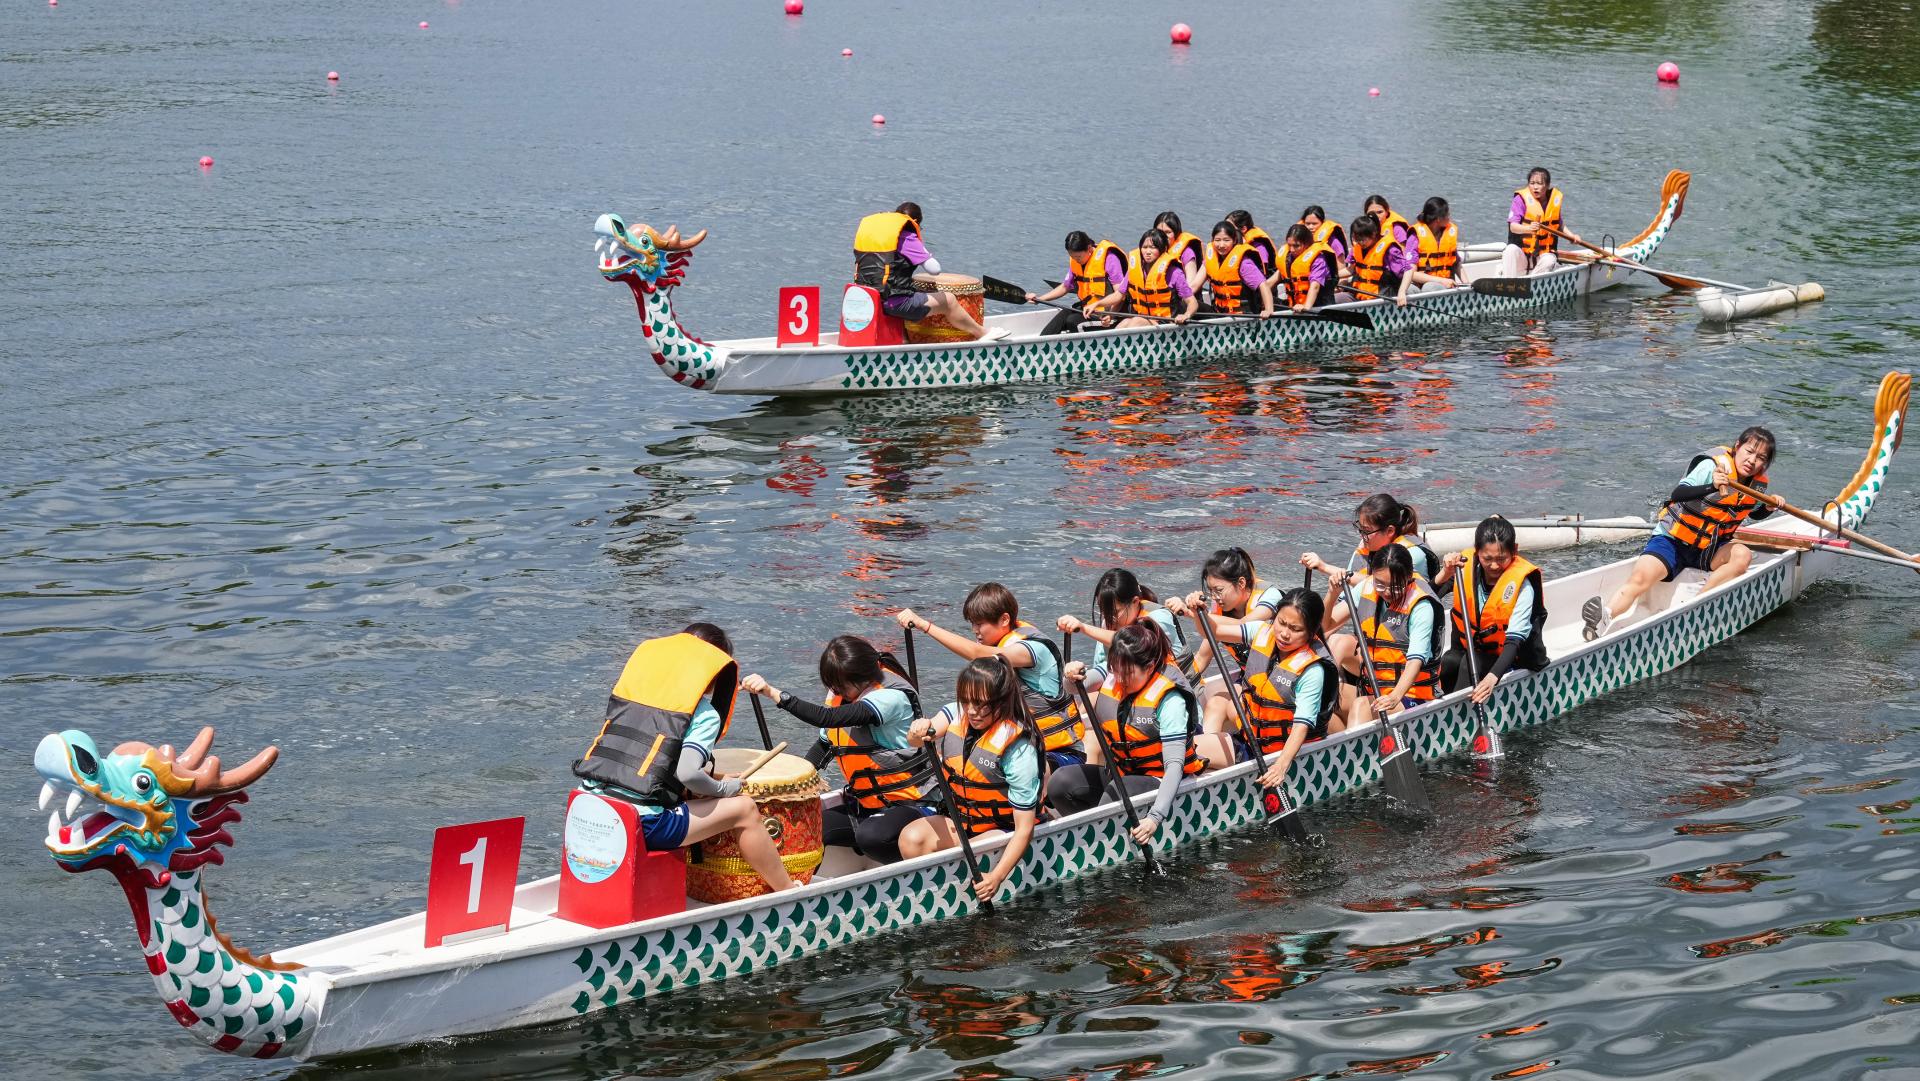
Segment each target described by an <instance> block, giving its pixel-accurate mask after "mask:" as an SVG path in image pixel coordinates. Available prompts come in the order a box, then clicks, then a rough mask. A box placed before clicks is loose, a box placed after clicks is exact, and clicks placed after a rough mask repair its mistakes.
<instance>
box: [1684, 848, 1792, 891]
mask: <svg viewBox="0 0 1920 1081" xmlns="http://www.w3.org/2000/svg"><path fill="white" fill-rule="evenodd" d="M1786 858H1787V854H1786V853H1785V852H1769V853H1767V854H1766V855H1764V856H1756V857H1754V858H1753V859H1750V860H1739V861H1735V862H1731V863H1714V864H1709V865H1707V866H1705V867H1702V868H1700V869H1699V870H1695V871H1677V872H1675V873H1673V874H1671V875H1668V876H1667V881H1666V883H1665V885H1666V886H1667V888H1669V889H1675V890H1680V891H1682V892H1684V893H1747V892H1749V891H1751V890H1752V889H1753V888H1754V887H1755V886H1758V885H1759V884H1761V883H1762V882H1782V881H1785V880H1786V879H1789V878H1792V877H1793V876H1792V875H1769V874H1762V873H1761V872H1759V871H1748V870H1744V869H1743V868H1745V867H1747V866H1748V865H1750V864H1755V863H1761V862H1764V861H1767V860H1780V859H1786Z"/></svg>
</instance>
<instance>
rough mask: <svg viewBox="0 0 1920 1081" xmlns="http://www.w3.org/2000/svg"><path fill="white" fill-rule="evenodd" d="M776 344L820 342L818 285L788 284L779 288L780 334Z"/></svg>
mask: <svg viewBox="0 0 1920 1081" xmlns="http://www.w3.org/2000/svg"><path fill="white" fill-rule="evenodd" d="M775 344H776V345H819V344H820V287H819V286H817V285H788V286H784V287H782V288H781V290H780V336H779V338H778V339H777V341H776V342H775Z"/></svg>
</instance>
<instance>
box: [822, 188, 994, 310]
mask: <svg viewBox="0 0 1920 1081" xmlns="http://www.w3.org/2000/svg"><path fill="white" fill-rule="evenodd" d="M938 273H940V260H938V259H935V258H934V257H933V253H932V252H929V251H928V250H927V245H926V242H925V241H924V240H922V239H921V236H920V204H919V203H901V204H900V205H899V206H898V207H895V208H894V209H893V210H892V211H890V212H887V213H882V214H869V215H867V216H866V217H864V218H861V219H860V225H859V227H858V228H856V229H855V230H854V233H853V280H854V282H855V283H857V284H859V285H864V286H867V287H868V288H870V289H874V290H877V291H878V292H879V293H880V310H882V311H884V312H886V313H887V314H888V315H891V316H893V317H894V318H896V319H901V320H905V321H906V322H909V323H919V322H923V321H925V320H926V319H928V318H931V317H933V316H936V315H937V316H941V317H942V318H944V319H946V321H947V323H948V324H949V325H951V326H952V327H953V328H954V329H956V330H959V331H961V332H963V333H965V334H967V335H968V336H969V337H972V338H974V339H976V340H986V341H992V340H994V339H998V338H1004V337H1006V336H1007V333H1008V331H1007V328H1006V327H994V328H993V329H991V330H989V329H987V328H986V327H984V326H982V325H981V324H980V321H979V320H977V319H975V318H974V317H973V315H972V313H970V312H968V311H967V310H966V308H965V307H964V306H962V305H961V303H960V301H959V300H958V299H957V298H955V297H953V296H951V295H949V294H947V293H940V292H932V293H922V292H919V291H917V290H915V289H914V287H913V278H914V275H916V274H938Z"/></svg>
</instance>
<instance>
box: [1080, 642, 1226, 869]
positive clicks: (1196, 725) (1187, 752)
mask: <svg viewBox="0 0 1920 1081" xmlns="http://www.w3.org/2000/svg"><path fill="white" fill-rule="evenodd" d="M1172 648H1173V647H1172V643H1170V642H1168V641H1167V633H1166V632H1165V631H1163V630H1161V629H1160V624H1158V623H1156V622H1154V621H1153V620H1151V619H1143V620H1140V621H1138V622H1135V623H1130V624H1128V625H1127V626H1125V627H1123V628H1121V629H1120V631H1119V633H1117V634H1115V635H1114V636H1113V645H1112V647H1111V648H1110V649H1108V651H1107V662H1108V664H1109V665H1111V666H1112V672H1111V674H1109V675H1108V676H1107V678H1106V680H1105V682H1103V683H1102V684H1101V685H1100V688H1099V691H1098V693H1096V694H1095V695H1094V697H1093V712H1094V723H1096V724H1099V725H1100V726H1101V727H1102V729H1103V731H1104V732H1105V733H1106V735H1107V736H1108V742H1109V743H1110V744H1111V745H1112V747H1113V751H1114V754H1115V755H1116V756H1118V759H1119V761H1117V762H1115V763H1114V765H1115V766H1116V767H1117V768H1118V771H1119V773H1120V776H1121V780H1122V783H1123V784H1124V785H1125V787H1126V790H1127V794H1128V796H1129V797H1132V796H1135V795H1138V794H1140V793H1142V792H1154V793H1156V795H1155V797H1154V801H1153V809H1152V810H1151V811H1148V812H1147V813H1146V814H1145V815H1143V816H1142V817H1141V819H1140V825H1139V827H1138V828H1137V829H1135V830H1134V831H1133V839H1134V840H1136V841H1138V842H1140V843H1141V844H1146V843H1147V842H1149V841H1151V840H1152V839H1153V835H1154V834H1155V833H1157V832H1159V829H1160V825H1161V823H1162V822H1164V821H1166V818H1167V815H1168V814H1170V813H1171V812H1172V811H1173V799H1174V796H1175V794H1176V793H1177V792H1178V791H1179V787H1180V778H1182V777H1184V776H1188V775H1190V774H1195V773H1199V772H1201V771H1202V770H1205V769H1206V768H1207V764H1206V763H1205V762H1203V761H1201V759H1200V758H1199V756H1198V755H1197V754H1196V753H1195V748H1194V737H1195V736H1197V735H1199V734H1200V721H1199V717H1198V714H1197V710H1196V708H1195V703H1194V699H1193V690H1192V688H1191V686H1190V685H1189V684H1188V683H1187V677H1186V674H1185V673H1184V672H1182V671H1180V669H1178V668H1176V667H1174V664H1173V661H1172V660H1171V658H1170V656H1169V654H1170V652H1171V650H1172ZM1089 743H1090V744H1093V740H1092V737H1091V735H1089ZM1089 752H1090V753H1089V761H1088V762H1087V763H1085V764H1082V765H1077V766H1069V767H1067V768H1066V769H1061V770H1055V771H1054V773H1053V777H1052V778H1051V779H1050V780H1048V782H1047V802H1048V803H1050V804H1052V805H1053V807H1054V809H1055V810H1057V811H1059V812H1060V813H1061V814H1063V815H1071V814H1076V813H1078V812H1080V811H1084V810H1087V809H1088V808H1090V807H1094V806H1096V805H1098V804H1100V803H1103V802H1105V801H1106V800H1108V799H1111V798H1112V789H1111V786H1109V785H1108V784H1107V775H1106V771H1105V770H1103V769H1102V768H1101V767H1100V765H1099V764H1098V763H1097V762H1095V761H1094V759H1095V758H1096V757H1097V756H1098V746H1097V744H1093V745H1091V746H1090V747H1089Z"/></svg>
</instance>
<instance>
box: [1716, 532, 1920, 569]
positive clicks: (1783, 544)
mask: <svg viewBox="0 0 1920 1081" xmlns="http://www.w3.org/2000/svg"><path fill="white" fill-rule="evenodd" d="M1733 539H1734V540H1737V541H1739V542H1740V543H1742V544H1746V545H1751V546H1753V547H1756V548H1776V549H1779V550H1780V551H1783V552H1807V551H1812V550H1813V549H1816V548H1817V549H1819V550H1820V551H1823V552H1832V553H1833V554H1835V555H1843V556H1852V557H1853V558H1854V559H1866V560H1871V561H1872V562H1875V563H1885V564H1886V565H1888V566H1890V567H1909V568H1912V569H1914V570H1920V566H1915V565H1914V564H1911V563H1908V562H1907V561H1906V560H1904V559H1894V558H1893V557H1891V556H1883V555H1875V554H1874V553H1872V552H1862V551H1860V550H1859V549H1857V548H1850V547H1848V546H1847V543H1846V542H1845V541H1836V540H1829V539H1827V538H1824V537H1806V536H1796V535H1794V534H1791V533H1770V532H1768V531H1766V530H1764V529H1742V530H1740V531H1739V532H1738V533H1735V534H1734V535H1733Z"/></svg>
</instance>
